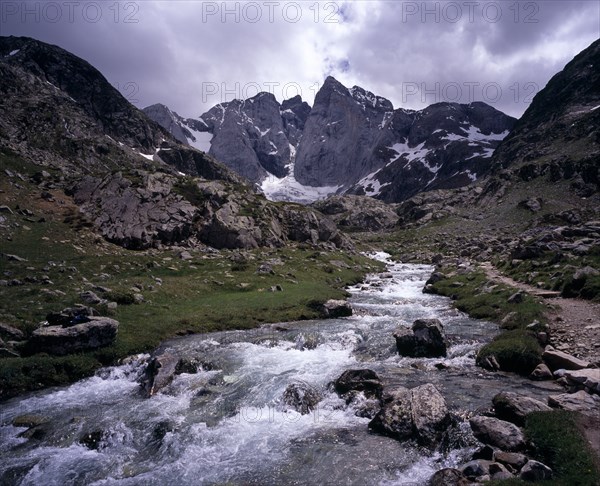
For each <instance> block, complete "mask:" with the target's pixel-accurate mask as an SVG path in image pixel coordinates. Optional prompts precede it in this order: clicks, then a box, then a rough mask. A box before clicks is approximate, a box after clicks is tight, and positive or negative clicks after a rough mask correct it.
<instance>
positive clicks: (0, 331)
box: [0, 322, 25, 341]
mask: <svg viewBox="0 0 600 486" xmlns="http://www.w3.org/2000/svg"><path fill="white" fill-rule="evenodd" d="M24 337H25V334H23V331H21V330H20V329H17V328H15V327H12V326H9V325H8V324H4V323H3V322H0V338H3V339H7V340H12V341H20V340H22V339H23V338H24Z"/></svg>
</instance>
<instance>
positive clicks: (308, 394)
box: [283, 383, 321, 415]
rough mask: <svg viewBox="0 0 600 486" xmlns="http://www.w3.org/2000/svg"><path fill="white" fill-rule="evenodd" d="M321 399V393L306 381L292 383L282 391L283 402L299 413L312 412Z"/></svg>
mask: <svg viewBox="0 0 600 486" xmlns="http://www.w3.org/2000/svg"><path fill="white" fill-rule="evenodd" d="M320 401H321V394H320V393H319V392H318V391H317V390H316V389H315V388H314V387H312V386H310V385H309V384H308V383H292V384H291V385H288V387H287V388H286V389H285V391H284V392H283V403H285V404H286V405H289V406H290V407H292V408H293V409H294V410H296V411H297V412H300V414H301V415H306V414H308V413H310V412H312V411H313V410H314V409H315V408H316V406H317V403H319V402H320Z"/></svg>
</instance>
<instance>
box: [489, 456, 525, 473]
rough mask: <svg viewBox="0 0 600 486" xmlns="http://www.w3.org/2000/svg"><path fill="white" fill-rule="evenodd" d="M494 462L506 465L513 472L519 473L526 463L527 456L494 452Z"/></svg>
mask: <svg viewBox="0 0 600 486" xmlns="http://www.w3.org/2000/svg"><path fill="white" fill-rule="evenodd" d="M494 461H495V462H499V463H501V464H504V465H505V466H507V467H508V468H509V469H510V470H512V471H515V472H516V471H519V470H520V469H521V468H522V467H523V466H524V465H525V464H526V463H527V456H526V455H524V454H519V453H518V452H504V451H496V452H494Z"/></svg>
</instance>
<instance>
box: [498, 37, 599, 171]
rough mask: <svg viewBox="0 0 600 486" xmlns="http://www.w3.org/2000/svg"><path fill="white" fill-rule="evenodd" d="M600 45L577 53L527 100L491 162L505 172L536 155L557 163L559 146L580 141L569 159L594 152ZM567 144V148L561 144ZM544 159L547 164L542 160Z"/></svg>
mask: <svg viewBox="0 0 600 486" xmlns="http://www.w3.org/2000/svg"><path fill="white" fill-rule="evenodd" d="M598 65H600V41H596V42H594V43H593V44H592V45H590V46H589V47H588V48H587V49H585V50H584V51H582V52H581V53H579V54H578V55H577V56H575V58H574V59H573V60H572V61H571V62H569V63H568V64H567V65H566V66H565V68H564V69H563V70H562V71H561V72H559V73H558V74H556V75H555V76H554V77H553V78H552V79H551V80H550V81H549V82H548V84H547V85H546V87H545V88H544V89H542V90H541V91H540V92H539V93H538V94H537V95H536V96H535V97H534V99H533V101H532V102H531V105H530V106H529V108H528V109H527V110H526V111H525V113H524V114H523V116H522V117H521V118H520V119H519V121H518V123H517V124H516V125H515V127H514V130H513V131H512V132H511V134H510V135H509V136H508V137H507V138H506V140H505V141H504V142H503V143H502V145H501V146H500V147H499V149H498V152H497V153H496V154H495V156H494V159H495V161H496V162H497V163H498V165H500V166H502V167H504V168H506V167H509V166H511V165H515V164H518V163H520V162H525V161H527V160H532V159H535V158H539V157H544V158H546V159H560V157H561V156H563V151H562V150H560V148H561V145H565V142H567V141H571V142H573V141H574V140H581V141H582V142H583V143H584V144H585V145H583V146H581V147H579V149H580V150H573V147H572V144H570V150H569V152H568V158H570V159H571V160H574V159H578V158H582V159H588V158H589V157H590V156H593V157H595V159H594V160H596V161H597V160H598V153H599V152H600V129H599V128H598V127H600V109H599V107H600V70H598ZM566 145H568V146H569V144H566ZM547 161H550V160H547Z"/></svg>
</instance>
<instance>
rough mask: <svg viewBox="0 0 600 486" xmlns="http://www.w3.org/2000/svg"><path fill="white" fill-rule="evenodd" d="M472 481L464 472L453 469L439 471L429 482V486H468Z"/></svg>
mask: <svg viewBox="0 0 600 486" xmlns="http://www.w3.org/2000/svg"><path fill="white" fill-rule="evenodd" d="M469 484H471V481H469V480H468V479H467V477H466V476H465V475H464V474H463V473H462V471H460V470H458V469H453V468H449V467H448V468H445V469H440V470H439V471H437V472H436V473H435V474H434V475H433V476H431V479H430V480H429V486H468V485H469Z"/></svg>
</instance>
